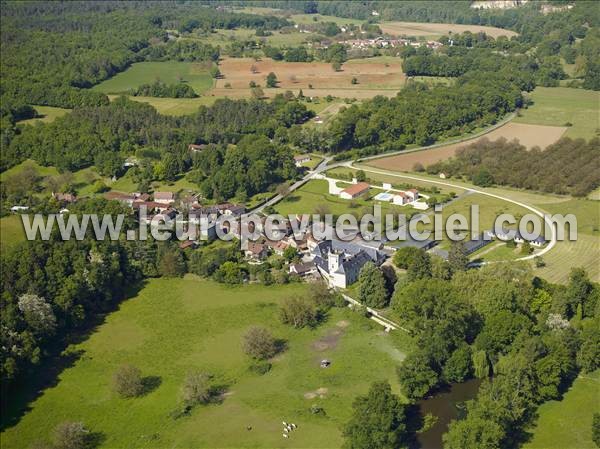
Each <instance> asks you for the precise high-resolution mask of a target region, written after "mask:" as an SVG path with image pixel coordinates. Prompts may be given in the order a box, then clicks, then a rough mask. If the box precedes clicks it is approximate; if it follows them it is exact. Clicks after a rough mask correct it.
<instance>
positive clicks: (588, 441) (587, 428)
mask: <svg viewBox="0 0 600 449" xmlns="http://www.w3.org/2000/svg"><path fill="white" fill-rule="evenodd" d="M599 391H600V371H596V372H594V373H591V374H582V375H580V376H579V377H578V378H577V379H575V382H573V385H572V386H571V388H569V390H568V391H567V392H566V393H565V395H564V397H563V398H562V400H560V401H549V402H546V403H544V404H542V405H541V406H540V408H539V410H538V415H539V417H538V419H537V422H536V425H535V426H534V427H533V429H530V430H529V431H530V433H532V434H533V436H532V438H531V440H530V441H529V442H527V443H526V444H525V445H524V446H523V448H524V449H594V448H596V447H598V446H596V445H595V444H594V442H593V441H592V416H593V414H594V413H600V401H599V399H598V392H599Z"/></svg>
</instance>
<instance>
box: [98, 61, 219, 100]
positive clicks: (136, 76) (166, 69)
mask: <svg viewBox="0 0 600 449" xmlns="http://www.w3.org/2000/svg"><path fill="white" fill-rule="evenodd" d="M180 78H181V79H183V80H184V82H185V83H187V84H189V85H190V86H191V87H192V88H193V89H194V91H195V92H196V93H197V94H202V93H203V92H205V91H207V90H208V89H210V88H211V87H212V85H213V79H212V78H211V76H210V74H209V73H208V70H207V67H206V64H200V63H191V62H176V61H166V62H138V63H135V64H132V65H131V67H129V68H128V69H127V70H125V71H124V72H121V73H119V74H117V75H115V76H113V77H112V78H110V79H107V80H105V81H103V82H101V83H100V84H98V85H96V86H94V87H92V89H93V90H97V91H99V92H103V93H105V94H120V93H127V92H128V91H129V90H131V89H135V88H136V87H138V86H140V85H142V84H150V83H153V82H154V81H156V79H160V80H161V81H163V82H165V83H167V84H175V83H179V82H180V81H179V79H180Z"/></svg>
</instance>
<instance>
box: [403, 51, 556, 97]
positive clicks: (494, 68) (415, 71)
mask: <svg viewBox="0 0 600 449" xmlns="http://www.w3.org/2000/svg"><path fill="white" fill-rule="evenodd" d="M402 67H403V69H404V72H405V73H406V74H407V75H408V76H416V75H426V76H448V77H458V76H461V75H464V74H466V73H468V72H492V73H496V74H498V73H500V74H503V75H504V76H505V77H506V78H507V79H510V80H512V81H513V82H515V83H517V84H518V85H519V87H520V88H521V90H526V91H531V90H533V88H534V87H535V85H536V82H537V83H538V84H541V85H543V86H557V85H558V81H559V80H561V79H563V78H566V74H565V72H564V71H563V69H562V65H561V63H560V59H559V58H558V56H546V57H543V58H537V57H535V56H534V55H526V54H508V55H505V56H502V55H501V54H498V52H495V51H493V50H490V49H487V48H467V47H460V46H457V47H454V46H452V47H444V49H443V51H442V52H441V53H440V52H438V53H433V52H432V51H431V50H427V49H426V48H424V47H423V49H422V48H419V49H418V50H416V51H415V54H414V55H413V56H407V57H406V58H405V59H404V61H403V63H402Z"/></svg>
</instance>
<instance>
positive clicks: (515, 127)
mask: <svg viewBox="0 0 600 449" xmlns="http://www.w3.org/2000/svg"><path fill="white" fill-rule="evenodd" d="M566 129H567V128H565V127H561V126H544V125H527V124H523V123H513V122H510V123H507V124H505V125H502V126H501V127H499V128H496V129H494V130H492V131H490V132H489V133H487V134H485V135H484V136H481V137H477V138H474V139H471V140H466V141H464V142H461V143H454V144H450V145H444V146H440V147H436V148H432V149H425V150H422V151H414V152H410V153H406V154H399V155H396V156H391V157H385V158H381V159H375V160H372V161H369V162H366V164H367V165H370V166H373V167H379V168H385V169H388V170H397V171H412V170H413V168H414V166H415V164H416V163H421V164H422V165H423V166H424V167H427V166H428V165H430V164H434V163H436V162H439V161H443V160H446V159H449V158H451V157H453V156H454V155H455V154H456V151H457V150H458V149H459V148H462V147H465V146H467V145H470V144H472V143H475V142H477V141H479V140H480V139H483V138H486V139H488V140H497V139H499V138H502V137H503V138H505V139H507V140H513V139H517V140H518V141H519V142H520V143H521V144H522V145H524V146H526V147H527V148H532V147H534V146H539V147H541V148H545V147H546V146H548V145H550V144H552V143H554V142H556V141H557V140H558V139H560V137H561V136H562V135H563V134H564V132H565V131H566Z"/></svg>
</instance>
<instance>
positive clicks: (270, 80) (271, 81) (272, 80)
mask: <svg viewBox="0 0 600 449" xmlns="http://www.w3.org/2000/svg"><path fill="white" fill-rule="evenodd" d="M267 87H277V75H275V74H274V73H273V72H270V73H269V74H268V75H267Z"/></svg>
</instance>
